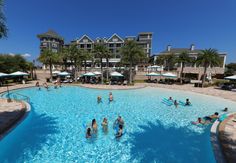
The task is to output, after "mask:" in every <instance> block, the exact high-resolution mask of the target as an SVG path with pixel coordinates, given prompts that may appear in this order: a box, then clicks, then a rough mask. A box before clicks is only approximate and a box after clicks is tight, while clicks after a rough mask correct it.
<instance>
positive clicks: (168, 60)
mask: <svg viewBox="0 0 236 163" xmlns="http://www.w3.org/2000/svg"><path fill="white" fill-rule="evenodd" d="M175 63H176V56H175V55H174V54H173V53H170V54H166V55H165V65H166V66H167V71H170V70H171V69H173V67H174V64H175Z"/></svg>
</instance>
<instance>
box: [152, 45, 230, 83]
mask: <svg viewBox="0 0 236 163" xmlns="http://www.w3.org/2000/svg"><path fill="white" fill-rule="evenodd" d="M202 50H203V49H196V48H195V45H194V44H191V46H190V47H189V48H172V47H171V45H168V46H167V48H166V50H164V51H162V52H160V53H159V54H158V55H153V56H152V57H153V60H154V62H155V61H156V59H157V57H158V56H159V55H168V54H174V55H176V56H177V57H178V56H179V55H180V54H181V53H183V52H186V53H188V54H189V56H190V57H192V58H193V59H197V57H198V55H199V54H200V53H201V51H202ZM218 54H219V56H220V58H221V64H220V65H219V66H218V67H212V68H211V67H209V68H208V69H207V75H208V76H209V77H210V76H215V75H217V76H223V74H224V71H225V63H226V55H227V53H225V52H218ZM166 66H167V65H164V67H166ZM174 68H175V69H176V70H177V72H180V71H181V68H182V64H180V63H176V64H175V67H174ZM203 72H204V68H203V66H201V65H200V66H197V65H196V64H194V63H186V64H185V68H184V72H183V73H185V74H186V75H189V76H195V77H196V78H197V79H200V78H201V77H202V75H203Z"/></svg>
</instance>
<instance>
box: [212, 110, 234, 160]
mask: <svg viewBox="0 0 236 163" xmlns="http://www.w3.org/2000/svg"><path fill="white" fill-rule="evenodd" d="M233 114H235V113H229V114H227V116H230V115H233ZM220 124H221V122H220V121H219V120H216V121H215V122H214V123H213V125H212V126H211V129H210V132H211V138H210V140H211V145H212V148H213V152H214V156H215V159H216V162H218V163H226V162H227V161H226V158H225V156H224V153H223V150H222V147H221V144H220V139H219V126H220Z"/></svg>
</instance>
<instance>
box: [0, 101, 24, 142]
mask: <svg viewBox="0 0 236 163" xmlns="http://www.w3.org/2000/svg"><path fill="white" fill-rule="evenodd" d="M0 104H1V105H0V140H1V139H2V138H3V137H4V135H5V134H6V133H8V132H9V131H10V130H11V128H12V127H13V126H15V124H16V123H17V122H18V121H19V120H20V119H21V118H22V117H23V116H24V115H25V112H26V110H27V109H26V104H25V103H24V102H20V101H11V102H8V101H7V100H6V99H0Z"/></svg>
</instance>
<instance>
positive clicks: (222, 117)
mask: <svg viewBox="0 0 236 163" xmlns="http://www.w3.org/2000/svg"><path fill="white" fill-rule="evenodd" d="M227 117H228V115H227V114H222V115H221V116H220V117H219V121H220V122H222V121H224V120H225V119H226V118H227Z"/></svg>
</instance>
